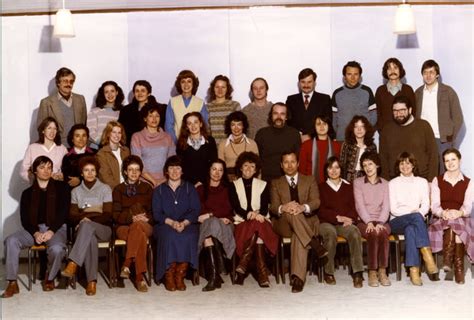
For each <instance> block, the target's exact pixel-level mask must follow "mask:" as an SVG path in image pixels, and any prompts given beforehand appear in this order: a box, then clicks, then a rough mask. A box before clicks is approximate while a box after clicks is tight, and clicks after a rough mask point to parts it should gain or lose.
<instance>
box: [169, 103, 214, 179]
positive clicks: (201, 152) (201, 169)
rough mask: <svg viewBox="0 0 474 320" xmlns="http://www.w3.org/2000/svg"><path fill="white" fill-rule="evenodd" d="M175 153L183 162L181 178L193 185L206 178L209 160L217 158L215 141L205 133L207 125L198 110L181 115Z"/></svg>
mask: <svg viewBox="0 0 474 320" xmlns="http://www.w3.org/2000/svg"><path fill="white" fill-rule="evenodd" d="M176 154H177V155H178V156H179V157H180V158H181V160H182V164H183V179H184V180H186V181H188V182H191V183H192V184H194V185H197V184H198V183H204V182H205V181H206V180H207V172H208V171H209V167H210V165H211V162H212V161H213V160H214V159H216V158H217V147H216V141H215V140H214V138H213V137H211V136H209V135H208V134H207V127H206V124H205V123H204V119H203V118H202V116H201V114H200V113H199V112H190V113H188V114H186V115H185V116H184V117H183V125H182V126H181V132H180V134H179V140H178V144H177V145H176Z"/></svg>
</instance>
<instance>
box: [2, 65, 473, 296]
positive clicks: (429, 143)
mask: <svg viewBox="0 0 474 320" xmlns="http://www.w3.org/2000/svg"><path fill="white" fill-rule="evenodd" d="M341 69H342V76H343V79H344V85H343V86H341V87H340V88H337V89H336V90H335V91H334V92H333V93H332V95H331V96H330V95H328V94H324V93H321V92H318V91H316V83H317V79H318V76H317V73H316V72H315V71H314V70H313V69H311V68H304V69H302V70H301V71H300V72H299V73H298V75H297V80H298V86H299V92H297V93H295V94H289V95H288V97H287V99H286V101H285V102H275V103H273V102H271V101H268V95H267V94H268V90H269V88H270V85H271V84H269V83H268V81H267V80H266V79H265V78H262V77H256V78H255V79H254V80H253V81H252V82H251V83H250V84H249V94H250V97H251V101H250V103H248V104H247V105H244V104H243V103H242V104H241V103H239V102H238V101H235V100H233V96H232V94H233V90H234V89H233V87H232V81H231V79H230V78H229V77H228V76H226V75H222V74H219V75H216V76H215V77H214V78H213V79H209V80H208V81H203V80H202V79H199V78H198V76H197V75H196V74H195V73H194V72H193V71H191V70H187V69H185V70H181V71H179V72H178V74H177V76H176V80H175V83H174V89H175V91H176V93H177V95H176V96H172V97H171V98H170V99H169V101H168V102H167V103H160V102H158V101H157V99H156V98H155V97H154V96H153V94H152V86H151V84H150V82H149V81H147V80H137V81H135V83H134V84H133V87H132V88H131V93H132V99H131V101H130V103H129V104H126V105H125V103H124V101H125V94H124V92H125V91H126V90H124V89H123V88H122V87H121V86H120V85H119V84H118V83H116V82H115V81H113V80H108V81H105V82H103V83H102V84H101V85H100V86H98V90H97V94H96V96H95V103H94V105H93V107H92V108H89V109H88V107H87V106H86V102H85V101H86V99H85V97H84V96H83V95H81V94H78V93H75V92H73V88H74V85H75V83H76V75H75V73H74V72H73V71H72V70H71V69H69V68H67V67H62V68H60V69H59V70H57V72H56V75H55V84H56V88H57V92H55V93H54V94H52V95H50V96H48V97H46V98H44V99H42V100H41V102H40V103H39V109H38V113H37V119H36V125H37V135H38V140H37V141H36V142H34V143H32V144H30V145H29V146H28V147H27V149H26V151H25V154H24V158H23V160H22V164H21V169H20V175H19V176H18V179H23V180H24V181H25V183H28V184H29V185H30V186H29V187H28V188H27V189H25V190H24V191H23V192H22V194H21V201H20V216H21V225H22V228H21V229H20V230H17V231H15V232H13V233H11V234H10V235H8V236H7V237H6V238H5V240H4V246H5V253H6V255H5V261H6V264H5V268H6V280H7V286H6V289H5V290H4V292H3V294H2V298H11V297H13V296H15V295H17V294H20V286H19V284H18V280H17V277H18V272H19V271H18V270H19V261H20V253H21V251H22V250H23V249H25V248H29V247H32V246H38V245H43V246H44V247H45V251H44V252H42V253H40V264H41V267H40V272H39V278H40V279H41V280H42V289H43V291H46V292H49V291H53V290H55V289H56V288H57V286H58V284H59V282H60V281H64V280H65V281H67V283H70V282H72V281H75V280H76V279H78V278H79V279H80V278H81V277H82V278H84V283H85V293H86V295H89V296H93V295H95V294H96V291H97V278H98V272H99V265H100V253H99V243H101V242H108V243H110V246H111V247H112V251H113V257H114V261H117V262H118V263H117V266H116V270H115V277H116V278H120V279H122V281H124V280H127V279H129V280H130V281H126V282H125V285H127V286H128V285H129V283H131V284H133V286H134V287H135V288H136V290H137V291H138V292H147V291H148V288H149V286H150V285H155V284H156V285H163V286H164V288H165V289H166V290H167V291H184V290H186V286H187V285H189V284H190V283H192V284H196V283H199V278H200V277H202V278H204V279H205V280H206V282H205V284H203V285H202V291H203V292H209V291H214V290H216V289H221V288H222V284H223V283H224V282H225V281H226V280H225V279H226V278H228V277H229V276H230V281H231V282H232V284H234V285H241V286H245V280H246V278H247V277H249V275H253V276H254V277H255V279H256V281H257V283H258V285H259V287H261V288H269V287H271V281H270V277H271V276H272V274H273V275H274V276H275V277H279V276H280V275H279V274H278V271H275V270H276V269H275V264H276V263H277V262H276V260H277V259H278V258H277V257H278V255H281V254H284V252H280V251H279V250H280V249H279V248H280V247H281V245H282V243H283V240H284V239H287V240H288V239H289V242H290V248H289V252H290V254H289V256H287V257H286V258H287V259H288V265H287V267H284V266H280V268H283V272H285V271H287V272H288V275H289V279H290V286H291V292H292V293H300V292H302V291H304V287H305V285H306V284H307V283H308V282H311V281H313V280H310V279H309V278H308V277H307V275H308V272H309V271H310V269H311V270H312V269H313V265H315V264H316V265H317V266H318V268H321V269H322V270H323V271H322V274H321V277H322V281H323V282H324V283H325V284H326V285H337V284H336V283H337V279H336V277H335V268H336V267H337V264H338V261H340V260H341V257H340V256H341V252H340V250H337V249H338V242H339V240H340V239H341V238H342V239H344V242H345V243H347V247H348V251H347V252H346V253H345V254H346V256H347V257H345V258H347V260H348V265H349V268H350V276H351V277H352V283H353V287H354V288H362V287H363V286H369V287H378V286H382V287H384V286H390V285H391V283H392V281H393V280H394V279H393V276H391V275H390V270H389V259H390V255H391V254H393V252H391V250H390V248H389V238H390V237H392V236H397V237H398V236H403V237H402V239H403V242H404V257H403V265H404V267H405V269H406V271H407V275H408V277H409V280H410V283H411V284H412V285H413V286H421V285H423V281H422V279H421V274H422V272H425V273H426V274H427V275H428V278H429V280H430V281H440V282H439V285H440V286H442V285H443V281H444V280H447V281H449V280H451V281H452V280H454V282H455V283H457V284H459V285H463V284H464V283H465V277H466V271H467V269H468V268H470V263H472V262H473V261H474V236H473V233H472V227H473V226H472V220H471V218H470V215H471V211H472V203H473V199H474V189H473V188H474V187H473V183H472V182H471V180H470V178H469V177H467V176H466V175H464V174H463V171H462V155H461V152H460V151H459V142H460V141H459V139H458V135H459V132H460V130H461V128H462V126H463V123H464V122H463V114H462V109H461V105H460V101H459V98H458V96H457V93H456V91H455V90H454V89H453V88H452V87H450V86H449V85H447V84H444V83H442V82H440V81H439V79H440V75H441V67H440V66H439V64H438V63H437V62H436V61H435V60H432V59H428V60H426V61H425V62H424V63H423V64H422V65H421V66H420V75H421V78H422V79H423V85H421V86H420V87H419V88H416V89H415V90H414V88H412V87H411V86H410V85H408V84H406V83H404V82H403V81H402V79H403V78H404V77H405V69H404V67H403V64H402V62H401V61H400V60H399V59H397V58H389V59H387V60H386V61H385V63H384V64H383V66H382V68H381V76H382V77H383V78H384V79H385V80H386V81H385V83H384V84H382V85H380V86H379V87H378V88H377V89H376V90H375V94H374V93H373V91H372V89H371V88H369V87H368V86H366V85H364V84H362V72H363V68H362V66H361V64H360V63H359V62H357V61H348V62H347V63H346V64H345V65H344V66H343V67H342V68H341ZM207 83H209V85H208V89H207V96H206V97H198V96H196V93H197V90H198V87H199V86H200V85H201V86H203V85H207ZM467 130H469V129H467ZM116 240H121V241H124V243H125V250H123V251H119V250H116V249H117V248H114V244H115V241H116ZM150 248H151V249H150ZM150 251H151V256H150ZM438 254H439V255H440V259H437V255H438ZM438 260H439V262H438ZM150 261H152V262H153V264H150V263H149V262H150ZM465 261H468V262H469V263H468V264H467V263H465ZM150 269H151V270H150ZM440 269H442V270H443V271H444V272H443V274H445V278H444V279H440V276H439V275H440ZM148 275H152V277H153V279H147V276H148ZM283 277H284V273H283ZM188 279H189V280H188ZM112 280H114V279H112ZM147 280H148V282H147ZM346 289H347V288H346ZM346 289H345V290H346ZM267 290H271V289H267ZM25 294H27V293H25Z"/></svg>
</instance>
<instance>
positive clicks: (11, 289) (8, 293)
mask: <svg viewBox="0 0 474 320" xmlns="http://www.w3.org/2000/svg"><path fill="white" fill-rule="evenodd" d="M18 293H20V288H19V287H18V282H17V281H16V280H10V281H8V285H7V288H6V289H5V291H4V292H3V294H2V298H11V297H13V295H14V294H18Z"/></svg>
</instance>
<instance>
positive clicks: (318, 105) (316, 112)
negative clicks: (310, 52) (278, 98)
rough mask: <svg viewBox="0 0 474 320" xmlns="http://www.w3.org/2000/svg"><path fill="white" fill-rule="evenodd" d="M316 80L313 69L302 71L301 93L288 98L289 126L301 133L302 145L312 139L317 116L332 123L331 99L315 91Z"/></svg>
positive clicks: (299, 82) (300, 80) (300, 76)
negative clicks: (323, 117)
mask: <svg viewBox="0 0 474 320" xmlns="http://www.w3.org/2000/svg"><path fill="white" fill-rule="evenodd" d="M316 78H317V75H316V72H314V71H313V70H312V69H310V68H306V69H303V70H301V71H300V73H299V75H298V85H299V88H300V91H301V92H300V93H297V94H294V95H291V96H288V98H286V105H287V106H288V110H289V114H290V117H289V120H288V125H289V126H291V127H293V128H295V129H296V130H298V131H299V132H300V134H301V142H302V143H303V142H305V141H306V140H308V139H311V133H312V132H313V131H314V119H316V117H317V116H320V115H325V116H328V117H329V119H331V121H332V110H331V98H330V97H329V95H327V94H323V93H319V92H316V91H314V89H315V88H316Z"/></svg>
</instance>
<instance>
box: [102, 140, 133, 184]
mask: <svg viewBox="0 0 474 320" xmlns="http://www.w3.org/2000/svg"><path fill="white" fill-rule="evenodd" d="M119 148H120V158H121V159H122V161H123V159H125V158H126V157H128V156H129V155H130V149H129V148H128V147H125V146H120V147H119ZM96 157H97V161H98V162H99V164H100V170H99V179H100V180H101V181H103V182H104V183H106V184H108V185H109V186H110V188H111V189H113V188H115V187H116V186H117V185H118V184H119V183H120V176H121V175H122V168H120V167H119V163H118V161H117V158H116V157H115V156H114V154H113V153H112V148H110V145H106V146H103V147H102V148H101V149H100V150H99V152H97V155H96Z"/></svg>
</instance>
